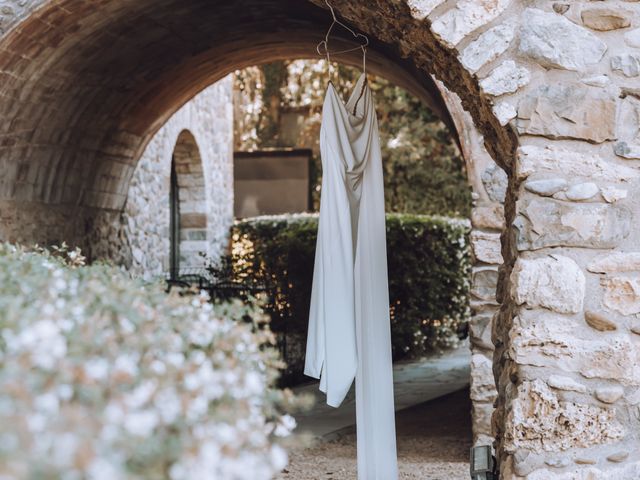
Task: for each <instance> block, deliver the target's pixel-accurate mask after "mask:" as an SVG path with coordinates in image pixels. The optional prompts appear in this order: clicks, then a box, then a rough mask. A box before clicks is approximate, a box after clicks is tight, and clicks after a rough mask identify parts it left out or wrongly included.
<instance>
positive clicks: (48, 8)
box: [0, 0, 640, 479]
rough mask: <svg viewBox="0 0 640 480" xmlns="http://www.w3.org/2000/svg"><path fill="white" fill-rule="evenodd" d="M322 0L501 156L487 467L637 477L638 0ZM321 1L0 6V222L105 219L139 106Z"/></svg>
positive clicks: (143, 140)
mask: <svg viewBox="0 0 640 480" xmlns="http://www.w3.org/2000/svg"><path fill="white" fill-rule="evenodd" d="M333 3H334V4H335V7H336V9H337V10H338V11H339V12H340V14H341V16H342V17H344V18H345V19H346V20H347V21H349V22H350V23H351V24H352V25H353V26H355V27H356V28H359V29H360V30H362V31H363V32H365V33H367V34H368V35H369V36H370V37H371V38H372V39H374V42H373V45H372V49H373V50H374V51H376V52H377V54H378V57H377V58H378V59H379V61H378V68H385V67H390V66H393V67H394V69H395V70H396V71H397V72H398V74H399V75H400V77H401V78H404V79H405V80H407V81H410V82H412V83H413V84H414V85H416V84H417V85H423V86H425V91H426V92H429V93H430V95H429V96H430V99H431V100H432V101H433V104H434V105H435V106H436V107H438V106H440V107H442V100H441V96H440V95H439V94H438V92H437V89H436V88H434V87H433V85H432V84H431V81H430V77H429V76H428V75H427V74H433V75H435V77H436V78H438V79H439V80H441V81H442V82H443V83H444V85H445V86H446V87H447V88H448V89H449V90H451V91H452V92H455V93H456V94H457V95H458V96H459V97H460V99H461V104H462V105H463V106H464V108H465V109H466V110H467V111H468V112H469V113H470V115H471V118H472V119H473V123H474V124H475V126H476V127H477V129H478V131H479V132H480V134H481V135H482V136H483V138H484V142H485V146H486V148H487V151H488V152H489V154H490V155H491V156H492V157H493V159H494V160H495V161H496V162H497V164H498V165H499V166H500V167H502V168H503V169H504V171H505V172H506V174H507V177H508V186H507V189H506V195H505V205H504V212H505V224H504V225H505V226H504V228H503V231H502V237H501V243H502V257H503V259H504V265H503V267H502V269H501V272H500V276H499V280H498V292H497V300H498V301H499V302H500V304H501V307H500V313H499V315H498V316H497V317H496V319H495V321H494V325H493V328H492V330H493V333H492V343H493V344H494V345H495V352H494V362H493V371H494V374H495V378H496V383H497V387H498V388H497V391H498V399H497V410H496V413H495V414H494V416H493V425H494V433H495V434H496V435H497V440H498V442H497V447H498V455H499V459H500V464H501V471H502V476H503V478H509V479H511V478H514V479H515V478H525V477H526V478H530V479H536V478H537V479H542V478H544V479H547V478H549V479H551V478H586V477H587V476H589V475H591V476H594V477H597V478H612V479H614V478H615V479H627V478H629V479H631V478H637V477H638V476H639V473H638V470H639V469H640V462H639V460H638V447H637V441H638V440H637V437H636V435H637V433H636V432H637V431H638V427H639V420H638V416H637V408H638V407H637V405H638V403H640V400H639V398H640V391H639V388H638V387H640V373H639V372H640V353H639V352H640V347H639V345H638V343H639V342H640V340H639V338H640V336H639V335H638V333H637V332H640V329H639V327H638V324H637V319H636V317H635V315H636V314H638V313H640V294H639V293H638V292H639V291H640V287H639V286H638V285H640V265H639V263H640V262H639V261H638V255H639V254H638V253H637V251H636V250H637V246H635V243H637V240H638V238H640V235H638V234H639V231H638V230H639V229H640V226H639V224H638V222H637V221H635V222H634V220H636V218H635V216H636V215H637V211H638V208H637V207H638V205H637V203H638V192H640V188H638V187H639V185H638V177H639V176H640V170H639V169H638V167H639V166H638V160H639V159H640V154H639V153H638V151H639V150H640V147H639V146H638V145H639V143H640V142H639V141H638V138H637V136H638V109H639V108H640V107H639V105H638V100H637V96H638V93H637V91H638V87H639V85H638V75H639V74H640V68H638V65H640V56H639V54H638V47H639V46H640V42H639V41H638V36H639V34H638V30H637V28H638V26H639V25H638V24H639V22H640V11H639V9H638V8H639V7H638V5H636V4H635V3H621V4H620V5H618V4H616V9H615V10H613V9H611V8H610V7H608V6H606V5H604V6H603V5H596V4H590V3H571V4H559V3H558V4H553V5H551V4H550V3H549V2H544V1H542V0H534V1H527V2H525V1H524V0H490V1H484V2H476V1H473V0H457V1H454V0H450V1H443V0H407V1H391V0H376V1H372V2H364V1H357V2H354V1H350V2H348V1H346V0H335V1H334V2H333ZM322 4H323V2H321V1H319V0H314V1H313V2H301V1H275V0H274V1H262V2H257V1H253V0H243V1H238V2H231V3H230V2H211V1H205V0H197V1H194V2H188V4H185V3H184V2H179V1H178V0H161V1H157V0H156V1H153V2H152V1H151V0H142V1H141V0H137V1H133V0H101V1H100V2H97V3H96V2H91V3H88V2H84V1H82V0H61V1H56V2H53V1H49V0H31V1H25V2H19V3H11V4H9V6H8V8H5V9H3V13H2V15H3V17H2V19H1V23H0V29H1V30H0V32H2V33H1V34H0V78H2V82H1V83H0V111H1V112H2V116H1V120H0V160H1V161H2V168H3V172H4V175H3V178H2V185H1V186H0V198H1V199H2V200H1V203H0V208H1V212H2V218H3V226H2V237H3V238H7V239H11V240H23V241H41V242H42V241H47V240H51V239H56V240H57V239H62V238H67V239H69V240H70V241H76V242H78V243H92V242H91V241H90V240H91V238H107V237H109V231H108V228H106V227H103V225H105V224H107V225H108V224H109V221H107V220H104V218H107V219H109V218H112V217H113V216H117V215H119V212H120V210H121V209H122V207H123V205H124V203H125V200H126V194H127V186H128V183H129V179H130V178H131V175H132V174H133V170H134V168H135V165H136V162H137V160H138V159H139V157H140V155H141V153H142V152H143V151H144V148H145V146H146V144H147V143H148V142H149V140H150V138H151V137H152V135H153V134H154V133H155V132H156V131H157V130H158V128H159V126H160V125H162V124H163V123H164V122H165V121H166V119H167V118H169V116H170V115H171V114H172V113H174V112H175V111H177V110H178V109H179V107H180V106H181V105H182V104H184V102H185V101H186V100H187V99H189V98H191V97H192V96H193V95H194V94H196V93H197V92H198V91H200V90H202V88H203V87H204V86H205V85H206V84H210V83H211V82H212V81H215V80H217V79H219V78H222V77H223V76H224V75H225V74H226V73H228V72H229V71H231V70H233V69H235V68H240V67H242V66H245V65H250V64H255V63H259V62H261V61H267V60H275V59H278V58H285V57H295V56H304V52H306V51H308V49H309V48H313V45H315V43H316V42H317V40H318V36H319V35H318V34H319V33H320V32H322V31H323V28H324V26H325V25H326V13H325V12H324V11H323V10H322V9H321V8H319V6H321V5H322ZM374 65H375V63H374ZM372 68H373V66H372ZM398 83H399V82H398ZM441 112H442V113H443V115H444V116H445V117H446V114H445V112H444V109H442V108H441ZM87 236H89V237H87ZM490 238H491V241H494V239H495V237H490Z"/></svg>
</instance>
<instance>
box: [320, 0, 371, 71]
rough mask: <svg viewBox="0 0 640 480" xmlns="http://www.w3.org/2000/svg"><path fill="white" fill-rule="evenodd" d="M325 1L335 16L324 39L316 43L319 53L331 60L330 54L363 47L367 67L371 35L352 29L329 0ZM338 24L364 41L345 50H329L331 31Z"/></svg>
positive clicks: (363, 62)
mask: <svg viewBox="0 0 640 480" xmlns="http://www.w3.org/2000/svg"><path fill="white" fill-rule="evenodd" d="M324 3H326V4H327V7H329V10H330V11H331V17H332V18H333V21H332V22H331V25H330V26H329V29H328V30H327V33H326V35H325V37H324V40H321V41H320V42H319V43H318V45H316V51H317V52H318V55H322V56H326V57H327V62H331V58H330V55H340V54H342V53H348V52H354V51H356V50H359V49H362V65H363V70H364V69H365V67H366V63H365V62H366V53H367V47H368V46H369V37H367V36H366V35H364V34H362V33H358V32H356V31H354V30H353V29H351V28H350V27H348V26H347V25H345V24H344V23H342V22H341V21H340V20H338V17H337V16H336V12H335V10H334V9H333V7H332V6H331V4H330V3H329V0H324ZM336 24H338V25H340V26H341V27H342V28H344V29H345V30H347V31H348V32H350V33H351V35H353V37H354V38H355V39H360V38H362V39H364V43H361V44H360V45H358V46H357V47H353V48H347V49H344V50H338V51H335V52H330V51H329V36H330V35H331V31H332V30H333V27H335V25H336ZM321 48H324V53H323V52H322V51H321Z"/></svg>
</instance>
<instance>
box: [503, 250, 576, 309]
mask: <svg viewBox="0 0 640 480" xmlns="http://www.w3.org/2000/svg"><path fill="white" fill-rule="evenodd" d="M511 289H512V290H511V293H512V295H513V298H514V300H515V302H516V303H517V304H518V305H526V306H527V307H529V308H531V307H543V308H548V309H550V310H553V311H556V312H560V313H577V312H580V311H581V310H582V305H583V301H584V293H585V277H584V273H582V270H581V269H580V267H579V266H578V264H577V263H576V262H575V261H573V260H572V259H570V258H568V257H565V256H562V255H549V256H546V257H540V258H522V257H521V258H518V260H517V261H516V263H515V266H514V267H513V270H512V272H511Z"/></svg>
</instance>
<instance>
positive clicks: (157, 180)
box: [122, 75, 233, 276]
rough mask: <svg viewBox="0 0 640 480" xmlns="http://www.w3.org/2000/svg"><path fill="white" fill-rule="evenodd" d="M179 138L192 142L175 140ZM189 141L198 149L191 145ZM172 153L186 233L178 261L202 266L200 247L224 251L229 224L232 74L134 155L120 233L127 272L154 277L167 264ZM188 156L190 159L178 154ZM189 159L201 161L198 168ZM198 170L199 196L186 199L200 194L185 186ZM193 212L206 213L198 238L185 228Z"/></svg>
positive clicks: (190, 184) (215, 252)
mask: <svg viewBox="0 0 640 480" xmlns="http://www.w3.org/2000/svg"><path fill="white" fill-rule="evenodd" d="M184 137H187V138H189V137H191V139H192V140H189V141H186V140H184V141H181V139H183V138H184ZM193 142H194V143H195V145H196V146H197V152H194V151H193V148H191V147H192V145H190V144H191V143H193ZM176 147H177V150H178V151H177V152H176ZM174 153H177V156H176V161H177V167H178V170H179V171H178V183H179V184H180V187H181V189H180V200H181V205H180V208H181V233H182V234H183V236H185V235H188V234H189V235H190V237H189V238H186V236H185V238H181V239H180V250H181V254H182V258H181V266H188V267H189V266H190V267H193V266H198V265H201V264H202V258H201V257H200V256H199V255H198V252H200V251H204V252H205V253H206V254H207V255H208V256H209V258H212V259H216V258H217V257H219V256H220V254H222V253H223V252H224V250H225V249H226V247H227V241H228V238H227V237H228V232H229V228H230V226H231V223H232V222H233V108H232V78H231V75H229V76H228V77H226V78H224V79H223V80H220V81H218V82H216V83H215V84H214V85H212V86H211V87H208V88H207V89H205V90H203V91H202V92H201V93H199V94H198V95H197V96H196V97H195V98H193V99H192V100H191V101H189V102H188V103H187V104H186V105H184V106H183V107H182V108H181V109H180V110H178V112H176V113H175V114H174V115H173V116H172V117H171V118H170V119H169V121H168V122H167V123H166V124H165V125H164V126H163V127H162V128H161V129H160V130H159V131H158V133H157V134H156V135H155V136H154V137H153V139H152V140H151V142H149V144H148V145H147V148H146V149H145V151H144V153H143V155H142V157H141V158H140V161H139V163H138V166H137V167H136V170H135V171H134V174H133V178H132V179H131V184H130V187H129V193H128V196H127V202H126V204H125V207H124V213H123V215H122V216H123V220H122V221H123V229H124V237H125V238H126V242H127V244H128V245H129V247H130V249H131V255H132V259H131V270H132V271H133V272H135V273H137V274H142V275H146V276H157V275H161V274H162V273H163V272H167V271H168V268H169V249H170V246H169V187H170V174H171V161H172V158H173V157H174ZM189 155H193V156H194V157H196V158H187V159H185V158H184V157H188V156H189ZM196 161H200V162H202V165H201V167H200V170H199V168H198V165H197V164H194V162H196ZM182 170H184V171H182ZM201 174H203V175H204V197H205V198H202V199H201V198H191V197H193V196H194V195H195V196H201V194H200V192H201V189H199V188H189V187H193V186H199V183H200V182H201V180H200V178H199V176H200V175H201ZM196 184H198V185H196ZM191 194H192V195H191ZM189 195H191V197H188V196H189ZM187 197H188V198H187ZM196 204H197V205H196ZM185 214H186V215H185ZM199 214H202V215H204V216H205V217H206V221H204V222H200V223H203V224H204V225H206V235H205V238H204V239H203V238H202V235H201V233H202V232H201V231H200V230H198V229H195V228H190V227H193V226H194V225H195V224H194V222H195V221H199V218H196V217H199V216H200V215H199ZM194 234H197V238H196V237H194V236H193V235H194Z"/></svg>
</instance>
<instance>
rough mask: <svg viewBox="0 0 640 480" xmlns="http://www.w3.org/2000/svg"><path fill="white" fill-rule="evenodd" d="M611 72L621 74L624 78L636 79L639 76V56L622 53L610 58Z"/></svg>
mask: <svg viewBox="0 0 640 480" xmlns="http://www.w3.org/2000/svg"><path fill="white" fill-rule="evenodd" d="M611 70H614V71H619V72H622V74H623V75H624V76H625V77H637V76H638V75H640V56H639V55H634V54H632V53H623V54H622V55H616V56H614V57H611Z"/></svg>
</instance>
